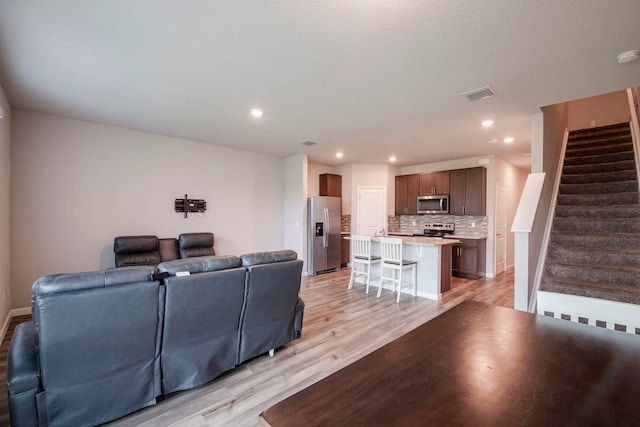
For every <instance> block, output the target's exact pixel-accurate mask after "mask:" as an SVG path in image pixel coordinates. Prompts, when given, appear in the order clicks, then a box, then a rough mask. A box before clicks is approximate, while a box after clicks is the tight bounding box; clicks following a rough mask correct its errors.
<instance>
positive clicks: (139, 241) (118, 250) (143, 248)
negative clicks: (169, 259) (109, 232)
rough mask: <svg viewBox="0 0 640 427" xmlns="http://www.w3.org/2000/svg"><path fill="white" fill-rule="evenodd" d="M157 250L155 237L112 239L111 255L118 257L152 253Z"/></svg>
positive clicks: (121, 237)
mask: <svg viewBox="0 0 640 427" xmlns="http://www.w3.org/2000/svg"><path fill="white" fill-rule="evenodd" d="M157 250H158V237H156V236H119V237H116V238H115V239H113V253H115V254H118V255H124V254H137V253H142V252H154V251H157Z"/></svg>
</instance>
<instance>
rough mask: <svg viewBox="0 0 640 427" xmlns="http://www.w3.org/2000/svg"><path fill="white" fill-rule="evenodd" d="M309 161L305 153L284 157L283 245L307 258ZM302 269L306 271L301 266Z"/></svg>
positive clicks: (300, 256) (302, 257)
mask: <svg viewBox="0 0 640 427" xmlns="http://www.w3.org/2000/svg"><path fill="white" fill-rule="evenodd" d="M308 168H309V163H308V159H307V155H306V154H298V155H295V156H289V157H287V158H286V159H284V169H285V171H284V247H285V248H286V249H292V250H294V251H296V252H297V253H298V258H301V259H303V260H305V263H306V259H307V233H306V230H307V213H306V212H307V197H308V193H307V189H308V184H307V182H308V175H309V172H308ZM303 271H307V270H306V268H305V266H303Z"/></svg>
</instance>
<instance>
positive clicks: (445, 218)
mask: <svg viewBox="0 0 640 427" xmlns="http://www.w3.org/2000/svg"><path fill="white" fill-rule="evenodd" d="M427 222H453V223H454V224H455V226H456V231H455V232H456V234H464V235H468V236H483V237H486V236H487V230H488V217H486V216H457V215H400V216H394V215H389V218H388V223H389V231H398V232H402V233H422V232H423V230H424V225H425V223H427Z"/></svg>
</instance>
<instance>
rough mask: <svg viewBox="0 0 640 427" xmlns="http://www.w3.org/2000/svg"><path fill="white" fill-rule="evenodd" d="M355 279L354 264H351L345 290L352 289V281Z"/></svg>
mask: <svg viewBox="0 0 640 427" xmlns="http://www.w3.org/2000/svg"><path fill="white" fill-rule="evenodd" d="M355 277H356V263H355V262H352V263H351V276H350V277H349V287H348V288H347V289H351V288H352V287H353V279H354V278H355Z"/></svg>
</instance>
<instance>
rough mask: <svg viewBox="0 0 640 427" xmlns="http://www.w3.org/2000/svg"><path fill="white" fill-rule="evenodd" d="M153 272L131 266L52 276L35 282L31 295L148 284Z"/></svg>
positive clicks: (148, 267)
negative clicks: (139, 283) (137, 283)
mask: <svg viewBox="0 0 640 427" xmlns="http://www.w3.org/2000/svg"><path fill="white" fill-rule="evenodd" d="M155 272H156V269H155V268H154V267H151V266H133V267H120V268H110V269H107V270H102V271H91V272H84V273H69V274H53V275H49V276H44V277H41V278H39V279H38V280H36V281H35V283H34V284H33V287H32V293H33V295H34V296H43V295H51V294H57V293H62V292H73V291H80V290H84V289H92V288H104V287H107V286H116V285H124V284H127V283H136V282H149V281H151V280H152V277H153V274H154V273H155Z"/></svg>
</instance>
